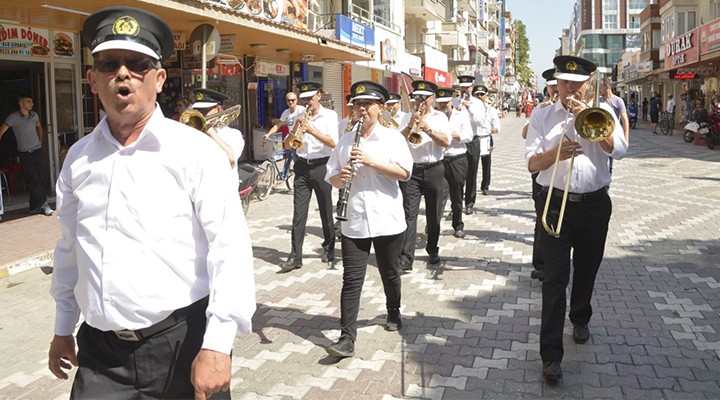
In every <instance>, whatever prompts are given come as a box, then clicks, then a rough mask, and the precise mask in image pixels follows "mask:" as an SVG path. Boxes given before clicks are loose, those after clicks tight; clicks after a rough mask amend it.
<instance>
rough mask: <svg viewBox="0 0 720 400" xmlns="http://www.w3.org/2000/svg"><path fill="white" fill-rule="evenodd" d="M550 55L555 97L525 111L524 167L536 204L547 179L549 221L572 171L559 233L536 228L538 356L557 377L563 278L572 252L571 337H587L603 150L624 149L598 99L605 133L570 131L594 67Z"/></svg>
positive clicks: (600, 222)
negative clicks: (540, 262) (593, 136)
mask: <svg viewBox="0 0 720 400" xmlns="http://www.w3.org/2000/svg"><path fill="white" fill-rule="evenodd" d="M553 63H554V64H555V67H556V78H557V83H558V92H559V100H560V101H558V102H556V103H555V104H554V105H552V106H549V107H545V108H538V109H537V110H536V111H535V112H534V113H533V114H532V116H531V118H530V128H529V129H528V133H527V140H526V141H525V146H526V154H525V157H526V159H527V162H528V169H529V170H530V172H531V173H534V172H539V174H538V176H537V183H538V184H540V185H542V186H543V194H542V197H541V201H542V203H543V204H544V203H545V200H546V198H547V196H548V187H549V186H550V185H552V186H553V192H552V198H551V203H550V208H549V210H548V224H549V225H551V226H557V223H558V219H559V208H560V205H561V203H562V196H563V190H564V187H565V179H566V178H567V176H568V174H569V175H570V176H571V181H570V187H569V191H570V192H571V193H569V194H568V202H567V205H566V208H565V214H564V223H563V225H562V230H561V232H559V237H557V238H556V237H554V236H551V235H550V234H549V233H547V232H546V231H545V230H544V229H543V230H542V231H541V232H540V235H539V236H540V237H539V239H540V245H541V247H542V256H543V258H544V261H545V277H544V280H543V285H542V320H541V325H540V356H541V358H542V361H543V376H544V377H545V379H547V380H549V381H556V380H558V379H560V378H561V377H562V369H561V368H560V362H561V361H562V358H563V327H564V325H565V311H566V295H565V291H566V288H567V285H568V283H569V279H570V267H571V254H572V267H573V270H574V271H573V285H572V293H571V297H570V322H572V324H573V334H572V337H573V340H574V341H575V342H576V343H579V344H582V343H585V342H587V341H588V340H589V339H590V331H589V329H588V323H589V322H590V317H591V316H592V306H591V305H590V301H591V299H592V292H593V289H594V285H595V277H596V275H597V271H598V268H599V267H600V263H601V262H602V259H603V253H604V251H605V240H606V237H607V232H608V224H609V221H610V215H611V212H612V204H611V200H610V196H609V195H608V192H607V187H608V185H609V184H610V181H611V176H610V171H609V169H608V157H610V156H612V157H613V158H616V159H620V158H622V157H623V156H624V155H625V152H626V150H627V144H626V143H625V137H624V135H623V129H622V126H621V125H620V124H619V122H618V121H617V118H616V117H615V116H614V115H613V113H612V110H611V108H610V107H609V106H608V105H607V104H602V103H601V104H600V105H599V107H602V108H603V109H604V110H606V111H610V115H611V118H612V119H613V120H614V122H615V127H614V130H613V132H612V134H611V135H610V136H609V137H607V138H606V139H604V140H602V141H599V142H591V141H588V140H585V139H583V138H582V137H580V136H579V135H578V134H577V133H576V132H575V127H574V124H575V118H577V116H578V114H579V113H580V111H582V110H583V109H585V108H587V105H586V104H585V103H583V102H582V101H581V100H577V99H582V98H584V96H585V92H586V91H587V89H588V77H589V75H590V74H591V73H592V72H593V71H595V70H596V69H597V67H596V66H595V64H593V63H592V62H591V61H589V60H586V59H584V58H579V57H574V56H558V57H555V59H554V60H553ZM594 106H595V107H598V105H594ZM565 136H567V138H566V137H565ZM568 138H569V139H568ZM561 142H562V153H560V156H559V157H558V155H557V150H558V146H559V145H560V143H561ZM573 155H574V162H573V165H572V170H569V169H568V168H569V166H570V160H569V159H570V158H572V157H573ZM556 159H558V160H559V161H557V162H558V165H557V168H558V170H557V175H556V177H555V178H556V179H555V181H554V182H551V178H552V175H553V172H552V171H553V167H554V166H555V163H556Z"/></svg>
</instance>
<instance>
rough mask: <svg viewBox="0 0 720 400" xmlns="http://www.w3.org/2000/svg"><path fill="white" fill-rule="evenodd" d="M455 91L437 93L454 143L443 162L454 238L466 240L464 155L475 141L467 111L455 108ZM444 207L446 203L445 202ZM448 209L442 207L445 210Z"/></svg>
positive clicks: (446, 150) (447, 150)
mask: <svg viewBox="0 0 720 400" xmlns="http://www.w3.org/2000/svg"><path fill="white" fill-rule="evenodd" d="M452 94H453V90H452V89H446V88H442V89H438V92H437V98H436V99H435V104H437V108H438V110H440V111H442V112H443V113H445V115H446V116H447V118H448V122H449V124H450V133H451V135H452V140H451V141H450V145H449V146H448V148H447V149H445V155H444V159H443V165H444V166H445V180H446V181H447V185H448V195H449V197H450V208H451V210H452V227H453V230H454V231H455V233H453V236H455V237H456V238H458V239H462V238H464V237H465V230H464V229H465V224H464V223H463V220H462V214H463V212H462V208H463V207H462V206H463V187H464V186H465V179H466V178H467V169H468V161H467V156H466V155H465V153H466V152H467V148H466V147H465V145H466V144H467V143H469V142H470V141H471V140H472V138H473V132H472V130H471V128H470V117H469V116H468V114H467V110H466V109H464V108H463V109H461V110H457V109H455V108H453V107H452V100H453V96H452ZM443 204H445V199H443ZM444 208H445V207H443V209H444Z"/></svg>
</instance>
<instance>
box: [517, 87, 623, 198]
mask: <svg viewBox="0 0 720 400" xmlns="http://www.w3.org/2000/svg"><path fill="white" fill-rule="evenodd" d="M600 107H602V108H603V109H604V110H607V111H609V112H610V115H611V116H612V117H613V119H614V120H615V129H614V130H613V133H612V135H613V136H612V137H613V151H612V153H606V152H605V151H604V150H603V149H602V147H601V146H600V144H599V143H593V142H590V141H588V140H585V139H583V138H582V137H580V136H579V135H577V134H576V133H575V125H574V124H575V118H574V116H573V114H572V113H570V114H569V116H568V119H567V125H566V127H567V136H568V137H569V138H570V139H572V140H575V141H577V142H578V143H580V144H581V145H582V151H583V154H579V155H576V156H575V161H574V162H573V168H572V176H571V179H570V187H569V189H568V190H569V191H570V192H571V193H591V192H595V191H597V190H600V189H602V188H603V187H605V186H607V185H609V184H610V181H611V176H610V170H609V168H608V157H612V158H614V159H616V160H618V159H621V158H623V157H624V156H625V152H626V151H627V143H626V142H625V134H624V133H623V128H622V125H620V122H619V121H618V119H617V117H616V116H615V114H614V113H613V111H612V108H611V107H610V106H608V105H607V104H605V103H600ZM566 115H567V112H566V111H565V107H563V105H562V102H561V101H557V102H555V104H553V105H552V106H549V107H544V108H536V109H535V110H534V111H533V113H532V115H531V116H530V126H529V128H528V134H527V139H526V140H525V151H526V153H525V159H526V161H529V160H530V157H532V156H533V155H534V154H539V153H543V152H547V151H550V150H551V149H553V148H554V147H555V146H556V145H557V144H558V143H559V140H561V139H562V137H561V135H562V131H563V126H565V123H564V122H565V116H566ZM553 153H555V151H553ZM554 156H555V154H553V157H554ZM569 166H570V159H567V160H562V161H560V162H559V165H558V170H557V175H556V176H555V182H550V178H551V176H552V170H553V166H550V167H549V168H547V169H544V170H542V171H540V173H539V174H538V177H537V183H538V184H540V185H542V186H545V187H548V186H550V185H553V187H554V188H556V189H559V190H564V189H565V179H566V178H567V174H568V172H569V171H568V167H569Z"/></svg>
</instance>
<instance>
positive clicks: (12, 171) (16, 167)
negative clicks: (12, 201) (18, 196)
mask: <svg viewBox="0 0 720 400" xmlns="http://www.w3.org/2000/svg"><path fill="white" fill-rule="evenodd" d="M21 171H22V164H20V163H12V164H10V165H8V166H7V167H0V172H2V173H3V174H6V175H10V187H9V188H8V195H10V193H17V174H18V173H19V172H21ZM6 179H7V177H6Z"/></svg>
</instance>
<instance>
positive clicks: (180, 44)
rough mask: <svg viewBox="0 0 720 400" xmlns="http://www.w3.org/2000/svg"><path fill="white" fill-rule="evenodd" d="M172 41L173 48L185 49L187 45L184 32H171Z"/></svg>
mask: <svg viewBox="0 0 720 400" xmlns="http://www.w3.org/2000/svg"><path fill="white" fill-rule="evenodd" d="M173 41H174V42H175V50H176V51H177V50H185V46H187V39H186V38H185V32H173Z"/></svg>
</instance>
